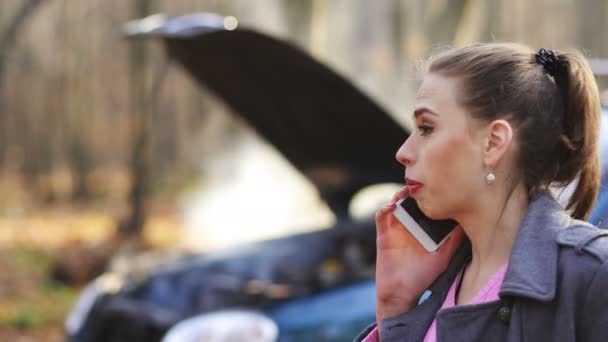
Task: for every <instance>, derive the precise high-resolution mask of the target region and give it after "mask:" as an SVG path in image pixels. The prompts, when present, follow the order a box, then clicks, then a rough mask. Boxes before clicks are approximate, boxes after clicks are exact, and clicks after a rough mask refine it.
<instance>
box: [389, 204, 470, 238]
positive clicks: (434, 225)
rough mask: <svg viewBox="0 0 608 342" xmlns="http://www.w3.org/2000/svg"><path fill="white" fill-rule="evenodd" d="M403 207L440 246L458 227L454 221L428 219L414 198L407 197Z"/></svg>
mask: <svg viewBox="0 0 608 342" xmlns="http://www.w3.org/2000/svg"><path fill="white" fill-rule="evenodd" d="M401 207H402V208H403V209H404V210H405V211H407V213H408V214H410V216H411V217H412V218H413V219H414V221H416V222H417V223H418V225H419V226H420V228H422V230H424V231H425V232H426V234H427V235H428V236H429V237H430V238H431V239H432V240H433V241H435V243H436V244H439V243H440V242H441V241H443V239H445V237H446V236H447V235H448V234H449V233H450V232H451V231H452V229H454V227H456V225H458V222H456V221H454V220H432V219H430V218H428V217H427V216H426V215H424V213H423V212H422V210H420V208H419V207H418V203H416V200H415V199H413V198H412V197H407V198H406V199H405V200H404V201H402V202H401Z"/></svg>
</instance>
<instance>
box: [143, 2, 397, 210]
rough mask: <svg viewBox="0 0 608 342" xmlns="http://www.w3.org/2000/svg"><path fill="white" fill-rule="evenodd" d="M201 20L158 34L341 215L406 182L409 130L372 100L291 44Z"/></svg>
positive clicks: (173, 23)
mask: <svg viewBox="0 0 608 342" xmlns="http://www.w3.org/2000/svg"><path fill="white" fill-rule="evenodd" d="M195 16H197V15H189V16H183V17H177V18H173V19H170V20H168V21H166V22H164V23H163V24H162V25H160V26H158V27H157V28H156V29H155V30H154V32H153V34H151V35H152V36H160V37H162V38H163V39H164V41H165V42H166V47H167V51H168V54H169V56H170V58H171V59H172V60H174V61H178V62H179V63H180V64H181V65H182V66H183V67H184V68H185V70H186V71H187V72H188V73H190V74H191V75H192V76H193V77H194V78H195V79H196V80H198V81H199V82H200V83H201V84H203V85H204V86H206V87H207V88H209V89H211V90H212V91H213V92H215V94H216V95H218V96H219V97H220V98H222V99H223V100H224V101H225V102H226V103H227V105H229V106H230V107H231V108H232V109H234V111H235V112H236V113H237V114H238V115H239V116H241V117H243V118H244V119H245V120H246V121H247V122H248V123H249V124H250V125H251V126H252V127H253V128H254V129H255V130H256V131H257V132H258V133H259V134H260V135H261V136H262V137H263V138H265V139H266V140H267V141H268V142H270V143H271V144H272V145H274V146H275V147H276V148H277V149H278V150H279V151H280V152H281V153H282V154H283V155H284V156H285V157H286V158H287V160H289V162H291V163H292V164H293V165H294V166H295V167H296V168H297V169H298V170H300V171H301V172H302V173H303V174H304V175H305V176H306V177H307V178H308V179H309V180H310V181H311V182H312V183H313V184H314V185H315V186H316V187H317V189H318V190H319V192H320V194H321V196H322V198H323V199H324V200H325V201H326V202H327V203H328V205H329V206H330V207H331V209H332V210H333V211H334V212H335V213H336V215H338V216H339V217H340V216H342V215H345V214H346V213H347V208H348V203H349V201H350V199H351V197H352V195H353V194H354V193H355V192H356V191H358V190H359V189H361V188H362V187H364V186H367V185H371V184H376V183H384V182H399V183H402V182H403V180H404V172H403V168H402V167H401V166H400V165H399V164H398V163H396V162H395V161H394V160H395V159H394V155H395V152H396V150H397V148H398V147H399V145H400V144H401V143H402V142H403V141H404V140H405V139H406V138H407V136H408V132H407V131H406V130H405V129H404V128H403V127H401V126H400V125H399V124H398V123H397V122H396V121H394V120H393V119H392V118H391V117H390V116H389V115H388V114H387V113H386V112H385V111H384V110H383V109H382V108H380V106H378V105H377V104H376V103H375V102H374V101H372V100H371V99H370V98H369V97H367V96H366V95H364V94H363V93H362V92H361V91H359V90H358V89H356V88H355V87H354V86H353V85H352V84H351V83H350V82H348V81H347V80H345V79H344V78H343V77H341V76H339V75H338V74H336V73H335V72H333V71H332V70H330V69H329V68H328V67H326V66H324V65H323V64H321V63H320V62H317V61H316V60H314V59H313V58H312V57H311V56H310V55H308V54H307V53H305V52H303V51H301V50H299V49H298V48H296V47H294V46H293V45H291V44H289V43H287V42H284V41H280V40H277V39H275V38H272V37H269V36H267V35H264V34H261V33H257V32H254V31H251V30H246V29H237V30H226V29H223V28H222V27H220V26H221V25H220V26H218V25H215V26H214V25H213V24H207V23H201V20H198V21H197V20H195V19H193V18H195ZM198 16H199V19H201V18H205V17H204V16H205V15H203V14H199V15H198ZM206 18H207V19H209V18H212V19H213V20H215V21H216V22H217V23H221V22H222V21H221V20H219V18H221V17H219V16H215V17H212V16H210V15H207V17H206ZM213 20H211V21H213ZM207 22H210V21H207Z"/></svg>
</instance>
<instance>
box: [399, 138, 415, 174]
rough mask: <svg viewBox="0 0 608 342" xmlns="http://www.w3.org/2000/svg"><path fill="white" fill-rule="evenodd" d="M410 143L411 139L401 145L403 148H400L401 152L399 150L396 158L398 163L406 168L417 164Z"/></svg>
mask: <svg viewBox="0 0 608 342" xmlns="http://www.w3.org/2000/svg"><path fill="white" fill-rule="evenodd" d="M409 141H410V139H409V138H408V139H406V140H405V141H404V142H403V144H402V145H401V147H399V150H397V154H396V155H395V158H396V159H397V161H398V162H399V163H400V164H401V165H403V166H405V167H409V166H411V165H412V164H414V162H415V158H414V154H413V151H412V148H411V147H410V144H409V143H408V142H409Z"/></svg>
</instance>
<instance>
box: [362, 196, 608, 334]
mask: <svg viewBox="0 0 608 342" xmlns="http://www.w3.org/2000/svg"><path fill="white" fill-rule="evenodd" d="M469 256H470V244H469V243H468V242H465V243H463V246H461V247H460V248H459V250H458V251H457V252H456V254H455V255H454V257H453V259H452V261H451V262H450V265H449V266H448V269H447V270H446V271H445V272H444V273H443V274H442V275H441V276H439V278H437V280H435V282H434V283H433V284H432V285H431V287H430V288H429V290H428V291H427V292H428V293H431V295H430V297H428V298H425V300H424V301H423V302H421V303H420V304H419V305H418V306H416V307H415V308H414V309H412V310H410V311H409V312H407V313H404V314H402V315H399V316H396V317H393V318H389V319H386V320H384V321H383V322H382V330H381V331H380V337H381V341H382V342H391V341H422V340H423V338H424V336H425V334H426V332H427V330H428V328H429V326H430V325H431V323H432V321H433V319H434V318H435V314H436V312H437V310H438V309H439V308H440V307H441V305H442V303H443V300H444V299H445V297H446V295H447V292H448V289H449V287H450V285H451V284H452V282H453V281H454V278H455V277H456V274H457V273H458V272H459V271H460V269H461V268H462V267H463V265H464V262H465V261H466V260H467V259H468V258H469ZM607 260H608V231H607V230H601V229H598V228H596V227H594V226H592V225H590V224H588V223H585V222H582V221H578V220H574V219H572V218H570V216H568V214H567V213H566V212H565V211H564V210H563V209H562V208H561V206H560V205H559V204H558V203H557V202H556V201H555V200H554V199H553V197H552V196H551V195H550V194H549V193H547V192H540V193H539V194H537V195H536V196H534V198H533V199H532V200H531V202H530V206H529V209H528V212H527V213H526V217H525V218H524V221H523V222H522V225H521V227H520V230H519V232H518V234H517V238H516V240H515V244H514V246H513V252H512V254H511V258H510V260H509V266H508V269H507V272H506V274H505V278H504V283H503V285H502V287H501V289H500V292H499V295H500V300H498V301H493V302H487V303H482V304H475V305H462V306H456V307H452V308H448V309H445V310H442V311H441V313H439V314H438V315H437V341H438V342H451V341H458V342H462V341H509V342H512V341H598V342H599V341H608V263H607ZM428 293H427V294H428ZM425 297H427V296H425ZM373 327H374V325H372V326H370V327H369V328H368V329H366V330H365V331H364V332H363V333H361V335H360V336H358V337H357V338H356V339H355V341H361V340H362V339H363V337H364V336H366V335H367V334H368V332H369V331H371V329H372V328H373Z"/></svg>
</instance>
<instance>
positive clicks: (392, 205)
mask: <svg viewBox="0 0 608 342" xmlns="http://www.w3.org/2000/svg"><path fill="white" fill-rule="evenodd" d="M395 205H396V203H395V202H391V203H389V204H385V205H384V208H386V209H390V208H393V207H394V206H395Z"/></svg>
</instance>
